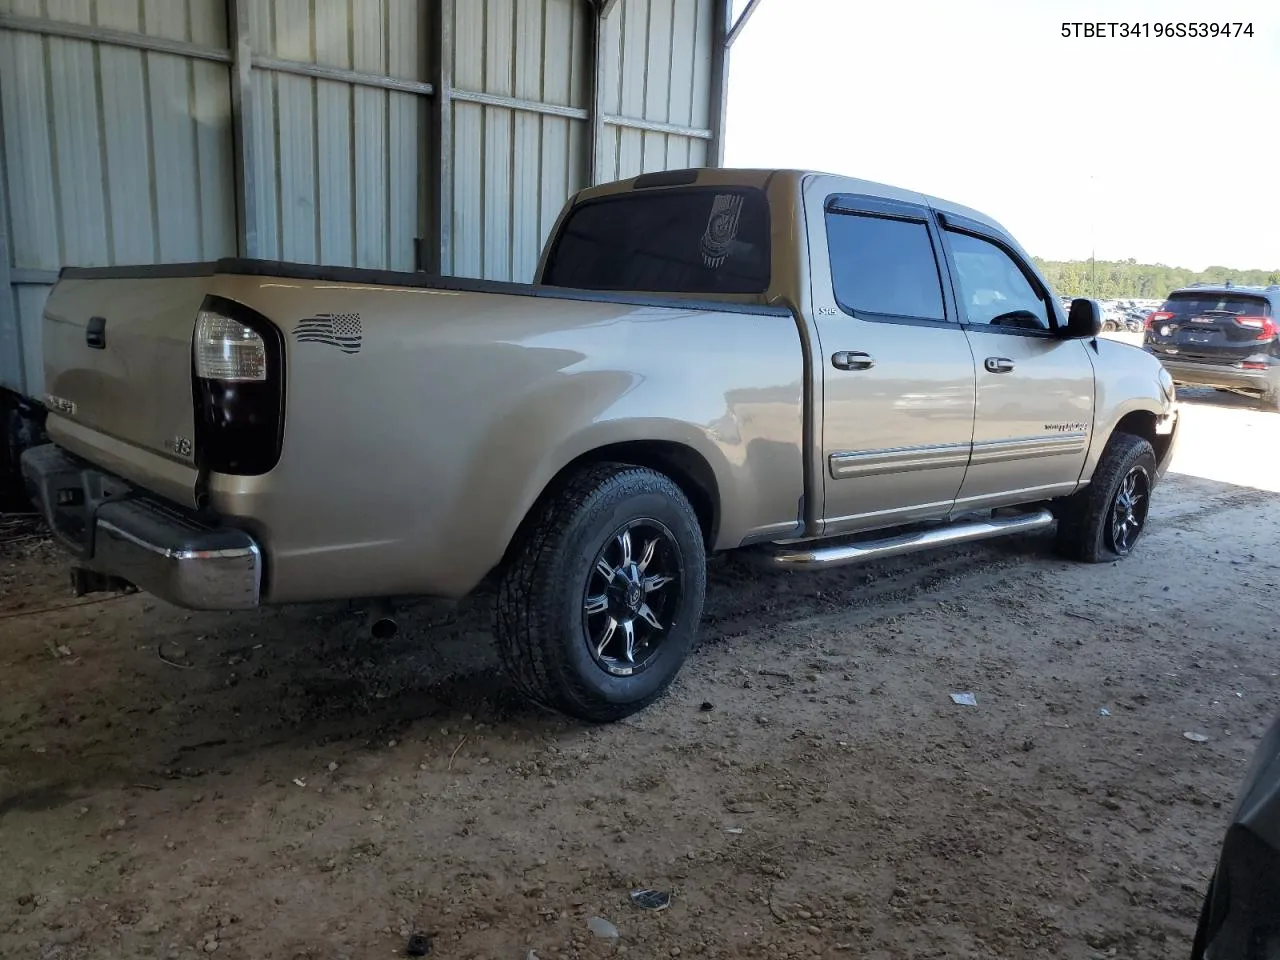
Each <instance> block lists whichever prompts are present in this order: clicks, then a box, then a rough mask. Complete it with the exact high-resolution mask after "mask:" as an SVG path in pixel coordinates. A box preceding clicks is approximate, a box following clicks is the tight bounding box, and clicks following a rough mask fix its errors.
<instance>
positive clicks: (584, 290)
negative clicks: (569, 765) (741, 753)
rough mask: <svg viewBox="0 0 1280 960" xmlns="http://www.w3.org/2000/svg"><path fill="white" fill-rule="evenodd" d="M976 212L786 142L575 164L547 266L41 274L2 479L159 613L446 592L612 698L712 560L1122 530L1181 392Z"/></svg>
mask: <svg viewBox="0 0 1280 960" xmlns="http://www.w3.org/2000/svg"><path fill="white" fill-rule="evenodd" d="M1099 329H1100V315H1099V311H1098V307H1097V305H1096V304H1095V303H1093V302H1091V301H1087V300H1078V301H1074V302H1073V303H1072V304H1071V306H1070V309H1069V310H1068V311H1065V312H1064V310H1063V308H1062V306H1061V305H1060V303H1059V301H1058V298H1057V297H1056V296H1055V295H1054V294H1053V292H1052V291H1051V290H1050V289H1049V286H1048V284H1047V283H1046V282H1045V280H1044V278H1043V277H1042V276H1041V275H1040V274H1039V273H1038V272H1037V271H1036V269H1035V267H1034V265H1033V264H1032V261H1031V259H1030V258H1029V257H1028V256H1027V255H1026V253H1025V252H1024V251H1023V250H1022V249H1021V247H1020V246H1019V245H1018V244H1017V242H1016V241H1014V240H1013V238H1012V237H1010V235H1009V234H1008V233H1007V232H1006V231H1005V230H1004V229H1002V228H1001V227H1000V226H999V224H997V223H995V222H993V221H992V220H991V219H989V218H987V217H985V216H983V215H981V214H980V213H978V212H976V211H974V210H970V209H967V208H964V207H960V206H956V205H955V204H951V203H946V202H943V201H941V200H938V199H935V198H932V197H927V196H924V195H921V194H918V193H913V192H910V191H907V190H900V189H896V188H893V187H887V186H883V185H880V184H874V183H869V182H866V181H861V180H853V179H848V178H844V177H837V176H831V175H826V174H818V173H805V172H797V171H772V172H771V171H752V170H721V169H703V170H687V171H676V172H664V173H655V174H646V175H643V176H639V177H636V178H634V179H631V180H627V181H623V182H619V183H613V184H608V185H604V186H599V187H594V188H591V189H587V190H583V191H581V192H580V193H578V194H577V195H575V196H574V197H572V198H571V199H570V201H569V202H568V204H567V205H566V206H565V209H564V210H563V212H562V213H561V214H560V217H559V220H558V221H557V223H556V226H555V229H554V230H553V232H552V234H551V238H550V239H549V241H548V243H547V245H546V248H545V250H544V252H543V255H542V258H541V262H540V264H539V268H538V275H537V279H536V282H535V283H533V284H515V283H491V282H484V281H473V280H463V279H455V278H446V277H438V276H429V275H426V274H418V273H390V272H383V271H378V270H368V269H353V268H349V267H323V266H305V265H300V264H291V263H276V262H263V261H256V260H239V259H229V260H219V261H217V262H216V263H197V264H176V265H167V266H150V267H135V268H128V267H116V268H103V269H98V268H92V269H71V268H68V269H66V270H64V271H63V273H62V275H61V278H60V279H59V281H58V284H57V286H56V287H55V288H54V291H53V293H52V295H51V297H50V299H49V302H48V306H47V308H46V312H45V316H44V355H45V364H46V370H45V377H46V383H47V389H48V394H49V395H48V396H47V397H46V398H45V403H46V405H47V407H48V411H49V415H48V424H47V429H48V433H49V436H50V438H51V439H52V441H53V442H52V443H51V444H49V445H45V446H42V447H37V448H35V449H33V450H29V451H27V453H26V454H25V455H24V457H23V471H24V475H25V477H26V479H27V483H28V485H29V488H30V490H31V493H32V495H33V497H34V498H35V499H36V500H37V501H38V502H39V503H40V504H41V506H42V509H43V511H44V513H45V516H46V517H47V519H48V522H49V524H50V526H51V527H52V529H53V530H54V532H55V533H56V535H57V537H58V538H59V539H60V540H61V541H62V543H63V544H64V545H65V546H66V548H67V549H68V550H69V551H70V552H71V553H72V554H73V556H74V564H75V565H76V568H77V569H78V570H80V571H82V572H83V571H90V572H92V575H93V576H95V577H98V578H110V580H111V582H115V583H118V582H120V581H127V582H128V583H131V584H134V585H136V586H138V587H140V588H141V589H144V590H147V591H150V592H151V593H154V594H156V595H157V596H159V597H162V598H164V599H167V600H169V601H171V602H173V603H175V604H179V605H182V606H186V607H192V608H203V609H239V608H247V607H254V606H257V605H259V604H266V603H273V604H278V603H292V602H299V601H317V600H327V599H339V598H344V599H360V600H365V599H376V598H390V597H399V596H415V595H416V596H423V595H431V596H438V597H452V598H457V597H461V596H463V595H465V594H467V593H468V592H470V591H472V590H474V589H475V588H476V587H477V586H479V585H481V584H482V583H485V582H493V583H494V584H495V585H496V593H497V599H496V618H495V633H496V636H497V638H498V643H499V649H500V650H501V651H502V655H503V658H504V661H505V665H506V667H507V669H508V670H509V672H510V674H511V676H512V678H513V680H514V681H515V682H516V683H517V684H518V685H519V686H520V688H521V689H522V690H523V691H524V692H526V693H527V694H528V695H529V696H531V697H533V698H534V699H536V700H538V701H540V702H542V703H544V704H546V705H549V706H551V707H553V708H555V709H558V710H561V711H564V712H566V713H569V714H572V715H575V716H578V717H582V718H585V719H590V720H600V721H607V720H615V719H618V718H621V717H623V716H626V715H627V714H629V713H632V712H634V711H636V710H638V709H640V708H641V707H643V706H644V705H646V704H648V703H649V702H651V701H652V700H653V699H655V698H656V697H658V696H659V695H660V694H661V693H662V691H663V690H665V689H666V687H667V685H668V684H669V683H670V682H671V680H672V678H673V677H674V676H675V674H676V672H677V671H678V669H679V667H680V665H681V663H682V662H683V660H684V658H685V655H686V653H687V652H688V650H689V648H690V645H691V644H692V642H693V640H694V637H695V634H696V631H697V629H698V621H699V618H700V615H701V611H702V605H703V596H704V592H705V588H706V570H705V561H706V557H707V555H708V554H709V553H712V552H718V551H743V552H744V553H746V554H748V555H749V556H750V557H751V558H753V559H754V560H756V561H758V562H762V563H766V564H769V565H772V566H774V567H777V568H781V569H795V568H808V567H823V566H830V565H834V564H841V563H849V562H854V561H858V560H862V559H865V558H868V557H877V556H885V555H890V554H901V553H906V552H910V551H913V550H920V549H926V548H928V547H931V546H935V545H938V544H945V543H951V542H956V541H962V540H975V539H981V538H985V537H993V536H999V535H1003V534H1009V533H1016V532H1020V531H1027V530H1033V529H1037V528H1041V527H1046V526H1049V525H1051V524H1053V523H1055V522H1056V523H1057V528H1058V529H1057V537H1058V543H1059V545H1060V547H1061V549H1062V550H1063V552H1065V553H1066V554H1067V555H1069V556H1071V557H1074V558H1076V559H1079V560H1082V561H1090V562H1097V561H1100V560H1105V559H1112V558H1115V557H1116V556H1124V555H1126V554H1128V553H1129V551H1130V550H1132V549H1133V547H1134V543H1135V541H1136V539H1137V538H1138V536H1139V535H1140V534H1141V532H1142V529H1143V526H1144V524H1145V522H1146V517H1147V508H1148V503H1149V499H1150V495H1151V492H1152V489H1153V488H1154V486H1155V484H1156V482H1157V480H1158V479H1159V478H1160V477H1161V476H1162V475H1163V473H1164V471H1165V469H1166V467H1167V465H1168V462H1169V458H1170V455H1171V453H1172V449H1173V443H1174V438H1175V436H1176V419H1175V413H1174V388H1173V384H1172V381H1171V380H1170V378H1169V376H1168V374H1166V373H1165V372H1164V371H1163V369H1162V368H1161V366H1160V364H1159V363H1158V362H1157V361H1156V360H1155V359H1153V358H1152V357H1150V356H1148V355H1146V354H1145V353H1143V352H1142V351H1141V350H1138V349H1135V348H1134V347H1131V346H1127V345H1124V344H1121V343H1117V342H1113V341H1108V340H1105V339H1099V338H1098V333H1099Z"/></svg>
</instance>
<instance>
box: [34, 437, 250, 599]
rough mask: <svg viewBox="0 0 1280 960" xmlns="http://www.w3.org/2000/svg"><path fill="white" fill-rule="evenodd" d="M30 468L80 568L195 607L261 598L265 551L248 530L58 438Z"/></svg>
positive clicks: (37, 496) (50, 518)
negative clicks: (135, 481) (215, 522)
mask: <svg viewBox="0 0 1280 960" xmlns="http://www.w3.org/2000/svg"><path fill="white" fill-rule="evenodd" d="M22 473H23V476H24V478H25V480H26V483H27V488H28V490H29V492H30V494H31V497H32V499H33V500H34V501H35V502H36V504H37V506H38V507H39V508H40V510H41V512H42V513H43V514H44V518H45V520H46V521H47V522H48V524H49V527H50V529H51V530H52V531H53V533H54V536H55V537H56V538H57V539H58V541H59V543H61V544H62V546H63V547H64V548H66V549H67V550H68V551H69V552H70V553H71V554H72V556H73V557H74V558H75V562H76V563H77V564H78V565H79V566H81V567H84V568H86V569H89V570H92V571H94V572H96V573H101V574H104V575H106V576H109V577H118V578H120V579H122V580H127V581H129V582H130V583H132V584H134V585H135V586H137V587H138V588H139V589H141V590H145V591H147V592H148V593H151V594H154V595H155V596H157V597H159V598H161V599H162V600H167V601H169V602H170V603H173V604H176V605H177V606H180V607H187V608H190V609H193V610H243V609H248V608H251V607H256V606H258V604H259V603H260V601H261V596H262V567H263V564H262V550H261V548H260V547H259V546H258V544H257V542H256V541H255V540H254V539H253V537H251V536H250V535H249V534H248V533H246V532H245V531H243V530H237V529H234V528H229V527H219V526H211V525H209V524H206V523H203V522H201V521H199V520H197V519H195V518H193V517H191V516H189V515H187V514H185V513H183V512H181V511H179V510H178V509H177V508H175V507H171V506H169V505H168V504H166V503H164V502H162V501H159V500H156V499H154V498H151V497H147V496H145V495H142V494H140V493H138V492H137V491H136V490H133V489H132V488H130V487H129V486H128V484H126V483H125V482H124V481H122V480H119V479H118V478H115V477H113V476H111V475H110V474H106V473H104V472H103V471H100V470H97V469H95V468H93V467H91V466H89V465H87V464H84V463H82V462H81V461H78V460H74V459H72V458H71V457H69V456H67V455H66V454H65V453H63V452H62V451H61V450H60V449H58V448H57V447H56V446H54V445H52V444H46V445H44V446H40V447H35V448H32V449H30V450H28V451H26V452H25V453H24V454H23V455H22Z"/></svg>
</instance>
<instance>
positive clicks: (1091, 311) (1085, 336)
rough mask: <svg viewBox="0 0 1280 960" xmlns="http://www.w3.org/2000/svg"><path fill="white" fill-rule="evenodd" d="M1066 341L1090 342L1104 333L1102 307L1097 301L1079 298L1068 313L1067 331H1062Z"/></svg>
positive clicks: (1073, 302) (1072, 303) (1072, 302)
mask: <svg viewBox="0 0 1280 960" xmlns="http://www.w3.org/2000/svg"><path fill="white" fill-rule="evenodd" d="M1060 332H1061V334H1062V338H1063V339H1064V340H1089V339H1091V338H1092V337H1096V336H1097V335H1098V334H1100V333H1101V332H1102V307H1100V306H1098V301H1097V300H1086V299H1085V298H1083V297H1077V298H1076V299H1075V300H1072V301H1071V309H1070V310H1069V311H1067V326H1066V329H1064V330H1062V331H1060Z"/></svg>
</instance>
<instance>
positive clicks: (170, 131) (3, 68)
mask: <svg viewBox="0 0 1280 960" xmlns="http://www.w3.org/2000/svg"><path fill="white" fill-rule="evenodd" d="M0 13H5V14H12V15H14V16H18V17H30V18H33V19H34V18H37V17H44V18H47V19H49V20H54V21H57V22H60V23H64V24H72V25H81V26H88V27H98V28H104V29H108V30H114V31H119V32H120V33H122V34H123V35H124V36H125V37H126V38H127V37H130V36H133V37H139V38H142V37H149V38H157V39H159V40H169V41H175V42H176V43H177V44H179V45H182V44H187V45H192V46H193V47H197V48H200V49H203V50H207V51H209V53H210V55H211V56H217V55H218V54H219V53H220V55H221V60H222V61H223V62H218V61H217V60H214V59H205V58H203V57H193V56H185V55H182V54H175V53H166V52H158V51H153V50H143V49H138V48H136V47H130V46H126V45H123V44H110V45H108V44H102V43H95V42H90V41H87V40H81V39H74V38H71V37H61V36H43V35H40V34H36V33H27V32H19V31H11V30H4V29H0V136H2V138H3V139H2V140H0V144H2V145H0V151H2V153H0V156H2V157H3V162H4V170H3V177H2V178H0V179H2V180H3V183H2V184H0V192H3V200H4V201H5V203H3V204H0V206H7V214H8V220H7V222H8V231H7V233H8V247H9V250H8V264H7V266H8V273H9V280H10V283H11V284H12V289H13V306H12V312H13V313H16V317H13V318H11V322H10V323H7V324H6V323H4V322H0V384H4V385H8V386H11V387H16V388H21V387H22V386H24V385H25V386H26V387H27V389H28V391H29V392H31V393H32V394H38V390H37V388H38V385H39V383H40V381H41V379H42V372H41V369H40V365H41V357H40V350H39V344H40V336H39V320H40V314H41V311H42V310H43V309H44V301H45V299H46V297H47V296H48V292H49V289H50V287H51V285H52V282H53V280H54V279H55V278H56V274H57V271H58V269H59V268H60V267H62V266H63V265H64V264H77V265H84V266H105V265H111V264H118V263H164V262H175V261H183V260H202V259H209V258H212V257H219V256H225V255H228V254H234V253H235V250H236V232H235V186H234V177H233V172H232V137H231V106H230V87H229V77H228V66H227V63H228V62H229V61H230V54H229V52H228V51H227V18H226V8H225V5H224V0H177V2H175V0H144V2H136V0H135V2H123V3H122V2H110V0H96V2H95V0H45V2H41V0H0ZM0 212H4V211H2V210H0ZM7 292H8V291H3V290H0V295H3V294H4V293H7ZM3 316H4V312H3V311H0V320H2V319H3ZM14 321H16V322H14Z"/></svg>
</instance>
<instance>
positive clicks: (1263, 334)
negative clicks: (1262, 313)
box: [1236, 317, 1276, 340]
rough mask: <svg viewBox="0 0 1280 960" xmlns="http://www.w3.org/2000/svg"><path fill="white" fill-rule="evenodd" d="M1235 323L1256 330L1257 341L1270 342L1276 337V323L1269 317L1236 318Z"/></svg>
mask: <svg viewBox="0 0 1280 960" xmlns="http://www.w3.org/2000/svg"><path fill="white" fill-rule="evenodd" d="M1236 323H1238V324H1240V326H1242V327H1248V328H1249V329H1251V330H1257V331H1258V336H1257V338H1256V339H1258V340H1270V339H1271V338H1272V337H1274V336H1275V335H1276V322H1275V321H1274V320H1272V319H1271V318H1270V317H1236Z"/></svg>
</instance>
